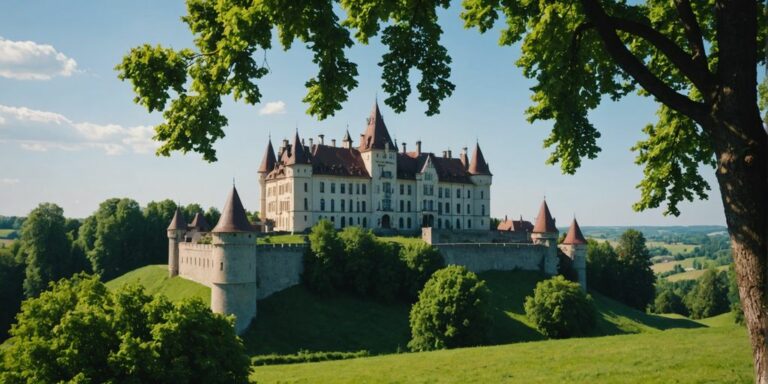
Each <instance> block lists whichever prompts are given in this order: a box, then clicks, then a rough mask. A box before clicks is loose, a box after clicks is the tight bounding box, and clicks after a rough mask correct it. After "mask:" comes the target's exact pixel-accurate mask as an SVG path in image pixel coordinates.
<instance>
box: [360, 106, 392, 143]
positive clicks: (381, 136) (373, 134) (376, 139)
mask: <svg viewBox="0 0 768 384" xmlns="http://www.w3.org/2000/svg"><path fill="white" fill-rule="evenodd" d="M387 143H389V148H390V149H392V150H397V148H396V147H395V144H394V143H393V142H392V138H391V137H390V136H389V131H388V130H387V126H386V125H384V118H383V117H381V111H379V103H378V102H374V103H373V110H371V116H370V117H369V118H368V127H367V128H366V129H365V133H364V134H363V137H362V138H361V140H360V151H370V150H372V149H385V148H386V145H387Z"/></svg>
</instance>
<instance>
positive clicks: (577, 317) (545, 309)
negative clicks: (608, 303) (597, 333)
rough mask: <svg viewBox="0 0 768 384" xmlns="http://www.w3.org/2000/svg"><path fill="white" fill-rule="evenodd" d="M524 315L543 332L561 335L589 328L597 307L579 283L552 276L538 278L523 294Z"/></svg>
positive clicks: (548, 334)
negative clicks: (545, 278) (534, 286)
mask: <svg viewBox="0 0 768 384" xmlns="http://www.w3.org/2000/svg"><path fill="white" fill-rule="evenodd" d="M525 315H526V316H528V319H530V320H531V321H532V322H533V323H534V324H536V329H538V330H539V331H540V332H541V333H543V334H544V335H545V336H548V337H552V338H556V339H565V338H569V337H572V336H581V335H585V334H587V333H588V332H589V331H590V330H592V328H593V327H594V326H595V320H596V318H597V310H596V309H595V304H594V303H593V302H592V297H591V296H589V295H587V294H586V293H584V291H582V290H581V286H580V285H579V283H574V282H572V281H568V280H567V279H566V278H565V277H563V276H555V277H553V278H551V279H548V280H544V281H540V282H539V283H538V284H536V288H535V289H534V290H533V296H528V297H526V298H525Z"/></svg>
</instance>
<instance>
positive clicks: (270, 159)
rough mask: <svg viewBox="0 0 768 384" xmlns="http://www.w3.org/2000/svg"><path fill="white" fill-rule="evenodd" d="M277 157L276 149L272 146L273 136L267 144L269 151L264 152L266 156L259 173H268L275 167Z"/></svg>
mask: <svg viewBox="0 0 768 384" xmlns="http://www.w3.org/2000/svg"><path fill="white" fill-rule="evenodd" d="M275 163H277V159H276V158H275V150H274V148H272V138H271V137H270V139H269V144H267V151H266V152H265V153H264V158H263V159H262V160H261V166H260V167H259V173H268V172H270V171H272V169H274V168H275Z"/></svg>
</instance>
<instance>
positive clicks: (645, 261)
mask: <svg viewBox="0 0 768 384" xmlns="http://www.w3.org/2000/svg"><path fill="white" fill-rule="evenodd" d="M616 253H617V255H618V261H619V264H620V267H619V268H620V271H619V279H620V282H621V287H622V289H621V292H620V295H621V301H622V302H623V303H625V304H627V305H629V306H632V307H635V308H637V309H639V310H645V308H646V307H647V306H648V304H651V303H652V302H653V298H654V296H655V290H654V287H653V284H654V282H655V281H656V276H654V274H653V270H652V269H651V257H650V255H649V254H648V248H646V246H645V237H644V236H643V234H642V233H641V232H640V231H637V230H634V229H628V230H626V231H625V232H624V233H622V234H621V236H620V237H619V244H618V245H617V246H616Z"/></svg>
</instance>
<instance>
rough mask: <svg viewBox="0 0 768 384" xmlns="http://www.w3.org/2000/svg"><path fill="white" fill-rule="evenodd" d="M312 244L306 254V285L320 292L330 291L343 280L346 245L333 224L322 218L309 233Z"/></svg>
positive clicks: (304, 279)
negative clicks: (343, 257) (343, 259)
mask: <svg viewBox="0 0 768 384" xmlns="http://www.w3.org/2000/svg"><path fill="white" fill-rule="evenodd" d="M309 243H310V246H309V248H308V249H307V252H306V253H305V254H304V273H303V274H302V279H303V281H304V283H305V285H306V286H307V287H308V288H309V289H311V290H313V291H315V292H319V293H329V292H331V291H333V289H334V287H338V286H340V285H341V282H342V278H343V275H342V273H343V272H342V262H341V260H342V254H343V252H344V246H343V244H342V242H341V239H339V235H338V234H337V233H336V230H335V229H333V224H332V223H331V222H330V221H328V220H320V222H318V223H317V224H315V226H313V227H312V231H311V232H310V233H309Z"/></svg>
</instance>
